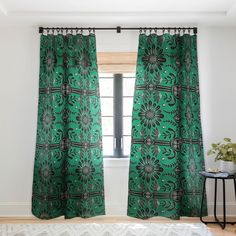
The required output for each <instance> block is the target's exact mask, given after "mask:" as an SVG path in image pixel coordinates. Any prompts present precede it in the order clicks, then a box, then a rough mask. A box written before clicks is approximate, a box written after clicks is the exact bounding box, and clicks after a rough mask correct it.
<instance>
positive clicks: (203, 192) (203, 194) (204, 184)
mask: <svg viewBox="0 0 236 236" xmlns="http://www.w3.org/2000/svg"><path fill="white" fill-rule="evenodd" d="M205 189H206V178H204V181H203V189H202V203H201V212H200V220H201V222H202V223H205V221H204V220H203V219H202V208H203V203H204V197H205Z"/></svg>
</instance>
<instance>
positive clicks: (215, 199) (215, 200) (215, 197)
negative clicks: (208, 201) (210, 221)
mask: <svg viewBox="0 0 236 236" xmlns="http://www.w3.org/2000/svg"><path fill="white" fill-rule="evenodd" d="M216 202H217V179H215V195H214V217H215V220H216V221H218V219H217V216H216Z"/></svg>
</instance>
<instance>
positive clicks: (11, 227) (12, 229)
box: [0, 223, 212, 236]
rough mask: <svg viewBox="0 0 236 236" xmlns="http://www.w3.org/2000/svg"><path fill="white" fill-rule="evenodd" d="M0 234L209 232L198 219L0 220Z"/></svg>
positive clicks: (165, 235)
mask: <svg viewBox="0 0 236 236" xmlns="http://www.w3.org/2000/svg"><path fill="white" fill-rule="evenodd" d="M0 236H212V233H211V232H210V231H209V230H208V229H207V227H206V226H205V225H204V224H202V223H193V224H189V223H142V224H141V223H114V224H113V223H105V224H97V223H85V224H83V223H79V224H77V223H66V224H65V223H51V224H47V223H45V224H0Z"/></svg>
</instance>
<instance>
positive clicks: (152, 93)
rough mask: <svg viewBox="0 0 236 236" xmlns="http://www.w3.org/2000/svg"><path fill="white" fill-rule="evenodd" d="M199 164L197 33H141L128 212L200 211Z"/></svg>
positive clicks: (201, 165) (167, 214)
mask: <svg viewBox="0 0 236 236" xmlns="http://www.w3.org/2000/svg"><path fill="white" fill-rule="evenodd" d="M203 168H204V156H203V146H202V131H201V121H200V100H199V81H198V64H197V36H196V35H190V34H184V35H182V36H180V35H179V34H175V35H171V34H163V35H161V36H159V35H157V34H150V35H149V36H147V35H145V34H140V36H139V48H138V59H137V71H136V85H135V95H134V104H133V118H132V144H131V157H130V170H129V197H128V215H129V216H132V217H136V218H141V219H146V218H150V217H153V216H164V217H169V218H172V219H178V218H179V217H180V216H199V214H200V206H201V192H202V186H203V180H202V178H201V177H200V176H199V174H198V173H199V171H201V170H202V169H203ZM203 212H204V214H207V208H206V202H204V208H203Z"/></svg>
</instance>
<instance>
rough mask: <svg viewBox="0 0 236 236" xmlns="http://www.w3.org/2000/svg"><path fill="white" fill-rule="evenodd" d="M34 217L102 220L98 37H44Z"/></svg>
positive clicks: (33, 196)
mask: <svg viewBox="0 0 236 236" xmlns="http://www.w3.org/2000/svg"><path fill="white" fill-rule="evenodd" d="M37 127H38V128H37V144H36V154H35V164H34V178H33V193H32V213H33V214H34V215H35V216H36V217H38V218H41V219H51V218H55V217H58V216H65V218H72V217H76V216H80V217H84V218H86V217H91V216H96V215H104V214H105V207H104V183H103V160H102V134H101V111H100V99H99V84H98V71H97V61H96V40H95V35H94V34H90V35H87V36H85V35H82V34H77V35H72V34H67V35H62V34H58V35H41V47H40V79H39V102H38V124H37Z"/></svg>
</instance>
